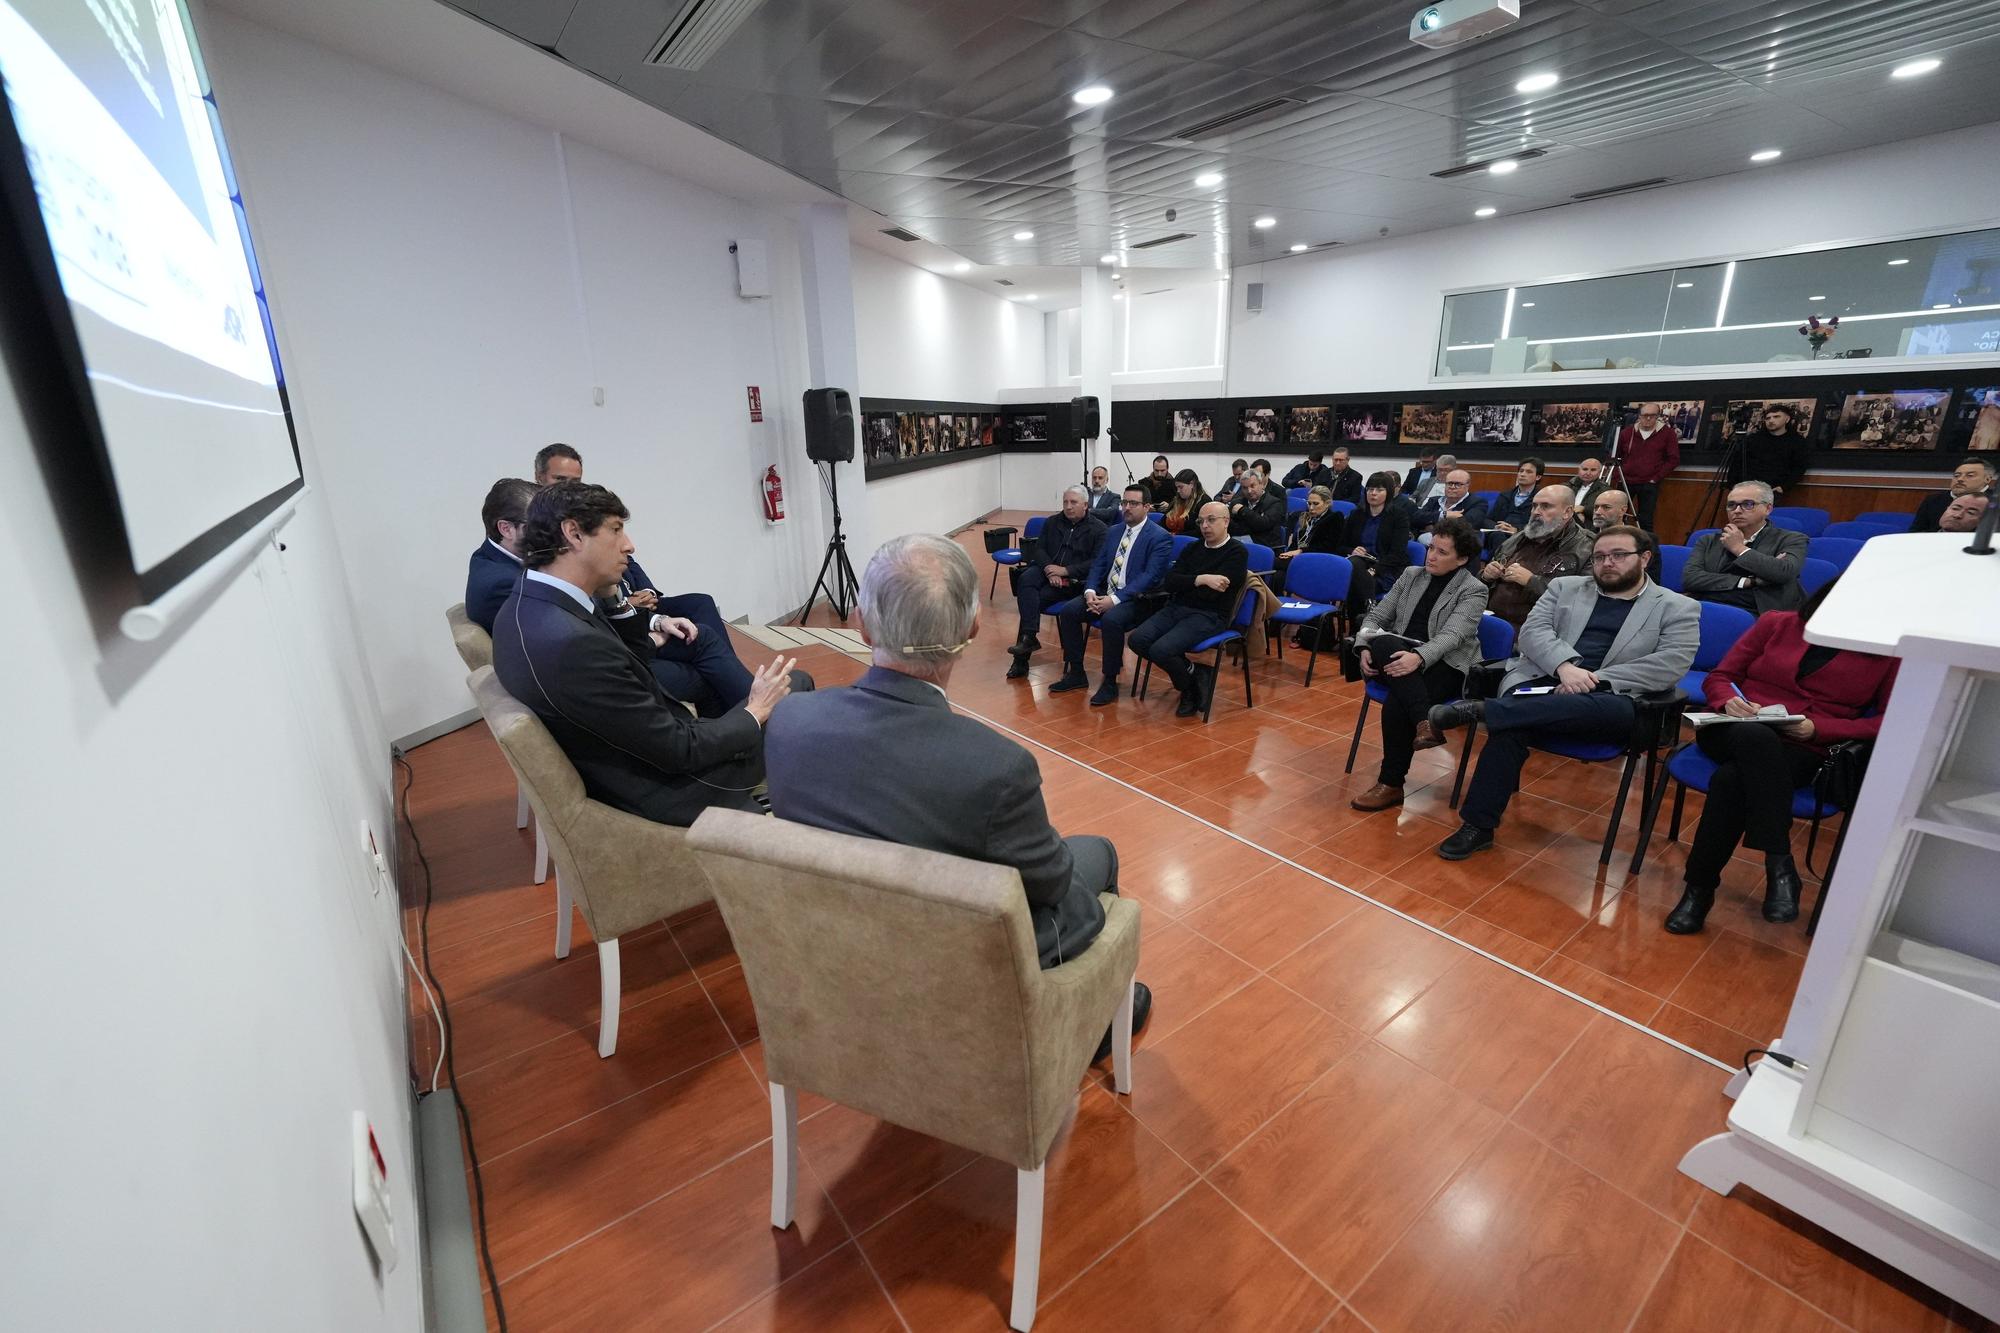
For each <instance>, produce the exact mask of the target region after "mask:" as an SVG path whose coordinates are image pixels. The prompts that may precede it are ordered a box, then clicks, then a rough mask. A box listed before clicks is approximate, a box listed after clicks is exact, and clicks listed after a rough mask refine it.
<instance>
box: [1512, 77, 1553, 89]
mask: <svg viewBox="0 0 2000 1333" xmlns="http://www.w3.org/2000/svg"><path fill="white" fill-rule="evenodd" d="M1558 82H1559V79H1558V76H1556V75H1554V74H1530V75H1529V76H1528V77H1527V78H1525V79H1522V80H1521V81H1520V82H1519V83H1517V84H1515V85H1514V91H1515V92H1517V93H1540V92H1547V91H1548V90H1549V89H1551V88H1553V87H1555V86H1556V84H1557V83H1558Z"/></svg>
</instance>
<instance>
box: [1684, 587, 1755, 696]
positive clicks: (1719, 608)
mask: <svg viewBox="0 0 2000 1333" xmlns="http://www.w3.org/2000/svg"><path fill="white" fill-rule="evenodd" d="M1756 623H1757V617H1756V616H1754V615H1752V614H1750V613H1749V612H1748V611H1745V610H1744V609H1743V608H1742V607H1740V606H1724V605H1723V604H1722V603H1720V602H1703V603H1702V604H1701V642H1700V643H1698V644H1696V645H1695V650H1694V665H1693V666H1692V667H1690V668H1689V669H1688V673H1687V674H1686V675H1685V676H1682V677H1681V689H1682V690H1684V691H1686V693H1687V696H1688V698H1690V699H1702V698H1706V697H1707V696H1706V695H1705V694H1704V693H1703V690H1702V686H1703V683H1704V682H1706V681H1707V679H1708V673H1709V672H1711V671H1713V670H1714V669H1715V667H1716V664H1717V663H1719V662H1721V661H1722V659H1723V658H1724V657H1725V656H1726V655H1727V654H1728V652H1729V650H1730V649H1731V648H1734V647H1735V646H1736V641H1737V640H1738V639H1740V638H1742V637H1743V636H1744V635H1745V634H1746V633H1748V632H1749V629H1750V627H1751V626H1752V625H1754V624H1756Z"/></svg>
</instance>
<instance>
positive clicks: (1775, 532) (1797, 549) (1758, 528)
mask: <svg viewBox="0 0 2000 1333" xmlns="http://www.w3.org/2000/svg"><path fill="white" fill-rule="evenodd" d="M1773 498H1774V497H1773V494H1772V491H1771V488H1770V487H1769V486H1766V485H1765V484H1764V483H1763V482H1761V481H1739V482H1737V483H1736V484H1735V485H1734V486H1732V487H1730V488H1729V501H1728V504H1729V517H1728V518H1727V519H1725V520H1724V522H1725V523H1726V524H1727V526H1726V527H1724V528H1722V529H1721V530H1720V531H1717V532H1711V533H1709V534H1708V535H1706V536H1704V537H1703V538H1702V539H1701V540H1700V541H1698V542H1696V543H1695V544H1694V550H1693V551H1691V552H1689V553H1688V561H1687V568H1686V569H1685V570H1684V571H1682V573H1681V591H1682V592H1684V593H1686V594H1687V595H1688V596H1690V597H1692V598H1694V599H1695V600H1696V601H1701V602H1721V603H1722V604H1723V605H1724V606H1740V607H1742V608H1743V609H1744V610H1745V611H1748V612H1750V613H1751V614H1752V615H1759V616H1761V615H1763V614H1764V613H1765V612H1766V611H1794V610H1797V609H1798V607H1799V606H1800V605H1801V604H1802V603H1803V602H1804V601H1805V593H1804V592H1803V591H1802V590H1801V589H1800V587H1799V571H1800V569H1802V568H1803V567H1804V562H1805V558H1806V535H1805V534H1804V533H1803V532H1792V531H1790V530H1788V529H1785V528H1781V527H1778V526H1777V525H1776V524H1774V523H1772V522H1771V504H1772V501H1773Z"/></svg>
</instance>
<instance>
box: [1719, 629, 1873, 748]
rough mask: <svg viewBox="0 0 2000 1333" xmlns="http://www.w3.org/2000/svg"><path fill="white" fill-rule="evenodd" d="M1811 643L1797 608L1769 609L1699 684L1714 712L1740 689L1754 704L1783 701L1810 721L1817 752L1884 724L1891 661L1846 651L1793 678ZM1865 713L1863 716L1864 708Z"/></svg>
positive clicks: (1865, 736)
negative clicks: (1808, 641) (1802, 676)
mask: <svg viewBox="0 0 2000 1333" xmlns="http://www.w3.org/2000/svg"><path fill="white" fill-rule="evenodd" d="M1809 647H1811V645H1810V644H1808V643H1807V642H1806V635H1805V622H1804V621H1802V620H1800V619H1799V613H1798V612H1796V611H1767V612H1765V613H1764V614H1763V615H1761V616H1759V617H1757V623H1756V624H1754V625H1752V626H1751V627H1750V628H1749V630H1748V631H1746V632H1745V633H1744V635H1743V637H1742V638H1740V639H1738V640H1737V641H1736V646H1735V647H1733V648H1731V649H1730V650H1729V652H1728V653H1727V654H1725V655H1724V656H1723V659H1722V661H1721V663H1720V664H1719V665H1718V666H1717V667H1716V668H1715V670H1713V671H1711V672H1709V673H1708V679H1707V681H1706V682H1705V683H1704V685H1703V687H1702V690H1703V693H1705V694H1706V695H1707V696H1708V706H1709V707H1710V708H1711V709H1713V710H1714V711H1716V712H1718V713H1719V712H1721V711H1722V707H1723V705H1724V704H1725V703H1727V702H1728V701H1729V700H1731V699H1733V698H1735V697H1736V692H1735V691H1734V690H1732V689H1730V688H1729V687H1730V686H1731V685H1732V684H1733V685H1736V686H1737V687H1739V688H1740V689H1741V690H1742V691H1743V694H1744V697H1746V698H1747V699H1749V700H1750V702H1751V703H1753V704H1756V705H1757V706H1758V707H1760V708H1761V707H1763V706H1764V705H1765V704H1783V705H1784V706H1785V707H1786V709H1787V710H1789V711H1790V712H1794V713H1799V714H1801V715H1803V716H1805V717H1807V718H1810V719H1811V720H1812V724H1813V736H1812V740H1810V741H1808V742H1807V744H1809V745H1811V746H1812V747H1813V748H1814V749H1816V750H1824V749H1825V748H1826V747H1827V746H1829V745H1835V744H1838V743H1839V742H1841V741H1856V740H1874V739H1875V736H1876V733H1878V732H1879V731H1881V730H1882V710H1883V709H1885V708H1887V707H1888V706H1889V689H1890V687H1891V686H1892V685H1894V684H1895V683H1896V666H1897V662H1896V659H1895V658H1893V657H1878V656H1876V655H1875V654H1874V653H1855V652H1848V651H1846V650H1845V649H1843V650H1841V651H1839V652H1837V653H1835V654H1834V657H1833V660H1832V661H1831V662H1828V663H1827V664H1826V665H1825V666H1823V667H1821V668H1820V669H1819V670H1817V671H1815V672H1813V673H1812V674H1811V675H1810V676H1807V677H1806V678H1805V679H1804V680H1800V679H1799V663H1800V661H1801V660H1803V659H1804V657H1805V655H1806V649H1807V648H1809ZM1864 712H1865V713H1868V714H1870V716H1867V717H1863V716H1862V714H1863V713H1864Z"/></svg>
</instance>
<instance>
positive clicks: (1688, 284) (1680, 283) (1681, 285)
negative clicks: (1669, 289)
mask: <svg viewBox="0 0 2000 1333" xmlns="http://www.w3.org/2000/svg"><path fill="white" fill-rule="evenodd" d="M1674 286H1676V287H1692V286H1694V284H1693V283H1691V282H1677V283H1675V284H1674Z"/></svg>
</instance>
